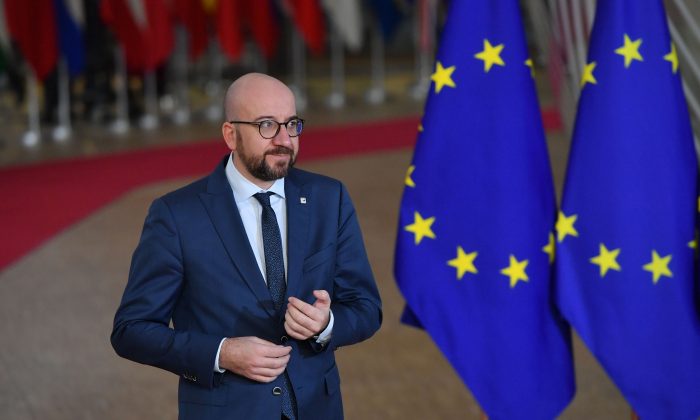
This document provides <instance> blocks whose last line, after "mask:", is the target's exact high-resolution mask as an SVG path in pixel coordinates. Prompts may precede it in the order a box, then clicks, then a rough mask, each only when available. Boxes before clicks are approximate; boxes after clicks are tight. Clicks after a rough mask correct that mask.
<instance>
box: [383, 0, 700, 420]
mask: <svg viewBox="0 0 700 420" xmlns="http://www.w3.org/2000/svg"><path fill="white" fill-rule="evenodd" d="M447 16H448V17H447V22H446V25H445V29H444V32H443V34H442V40H441V45H440V49H439V51H438V55H437V59H436V65H435V72H434V73H433V75H432V81H433V84H432V87H431V92H430V94H429V96H428V99H427V103H426V107H425V113H424V116H423V120H422V124H421V129H420V132H419V135H418V140H417V143H416V148H415V152H414V156H413V160H412V162H411V165H410V167H409V168H408V171H407V174H406V186H405V190H404V194H403V198H402V202H401V207H400V214H399V226H398V234H397V245H396V258H395V276H396V280H397V283H398V285H399V288H400V290H401V292H402V293H403V295H404V297H405V299H406V304H407V313H408V314H410V315H411V317H409V318H408V319H412V320H413V322H414V323H416V324H419V325H420V326H422V327H423V328H425V329H426V331H427V332H428V333H429V334H430V336H431V337H432V339H433V340H434V342H435V343H436V344H437V346H438V347H439V348H440V349H441V351H442V352H443V353H444V354H445V356H446V357H447V359H448V360H449V361H450V363H451V364H452V366H453V367H454V369H455V370H456V372H457V373H458V374H459V376H460V377H461V378H462V379H463V381H464V382H465V383H466V385H467V386H468V387H469V388H470V390H471V391H472V393H473V395H474V396H475V398H476V399H477V400H478V402H479V404H480V405H481V407H482V409H483V410H484V412H485V414H487V415H488V416H489V417H490V418H491V419H552V418H555V417H557V416H558V415H559V414H560V413H561V412H562V411H563V410H564V409H565V407H566V406H567V405H568V404H569V402H570V401H571V399H572V398H573V396H574V393H575V377H574V369H573V354H572V346H571V330H570V326H572V327H573V328H574V329H575V330H576V332H577V333H578V334H579V336H580V337H581V338H582V340H583V341H584V342H585V344H586V345H587V346H588V348H589V349H590V350H591V352H592V353H593V354H594V355H595V357H596V358H597V360H598V361H599V362H600V364H601V365H602V366H603V368H604V369H605V371H606V372H607V374H608V375H609V376H610V378H611V379H612V380H613V382H614V383H615V384H616V385H617V386H618V387H619V389H620V390H621V392H622V394H623V396H624V397H625V399H626V400H627V402H628V403H629V404H630V406H631V408H632V410H634V411H635V412H636V413H637V414H638V415H639V416H640V418H642V419H645V420H646V419H697V418H698V416H700V310H699V306H698V303H699V302H700V292H699V288H698V286H699V285H700V282H699V276H698V274H699V272H698V270H697V257H696V249H697V246H698V244H697V230H696V229H697V219H698V211H699V206H700V199H699V198H698V184H697V178H698V162H697V157H696V151H695V147H694V141H693V133H692V130H691V126H690V119H689V114H688V110H687V106H686V102H685V97H684V93H683V88H682V82H681V76H680V72H679V69H678V56H677V53H676V48H675V46H674V44H673V43H672V40H671V38H670V36H669V30H668V24H667V17H666V13H665V10H664V6H663V1H662V0H599V1H598V2H597V10H596V16H595V22H594V26H593V30H592V34H591V37H590V46H589V53H588V60H587V63H586V66H585V68H584V71H583V77H582V80H581V89H582V90H581V95H580V100H579V104H578V112H577V117H576V123H575V128H574V131H573V139H572V144H571V151H570V155H569V164H568V172H567V175H566V180H565V188H564V194H563V200H562V204H561V207H560V209H559V210H557V208H556V202H555V194H554V188H553V183H552V177H551V169H550V164H549V159H548V154H547V148H546V144H545V137H544V132H543V128H542V121H541V116H540V114H539V106H538V102H537V97H536V93H535V85H534V78H533V67H532V61H531V60H530V58H529V56H528V50H527V44H526V41H525V34H524V30H523V25H522V20H521V15H520V10H519V2H518V0H495V1H494V0H453V1H452V2H451V6H450V9H449V11H448V15H447Z"/></svg>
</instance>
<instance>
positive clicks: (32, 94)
mask: <svg viewBox="0 0 700 420" xmlns="http://www.w3.org/2000/svg"><path fill="white" fill-rule="evenodd" d="M26 67H27V70H26V74H27V79H26V83H27V118H28V123H29V127H28V130H27V131H26V132H25V133H24V134H23V135H22V144H23V145H24V146H26V147H36V146H37V145H38V144H39V139H40V138H41V124H40V120H39V88H38V86H37V84H38V82H37V80H36V75H35V73H34V70H33V69H32V68H31V67H30V66H29V65H27V66H26Z"/></svg>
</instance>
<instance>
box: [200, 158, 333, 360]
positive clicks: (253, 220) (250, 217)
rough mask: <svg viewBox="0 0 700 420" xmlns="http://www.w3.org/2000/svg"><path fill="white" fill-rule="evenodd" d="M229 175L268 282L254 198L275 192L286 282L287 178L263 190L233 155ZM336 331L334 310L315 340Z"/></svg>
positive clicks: (324, 339) (322, 340)
mask: <svg viewBox="0 0 700 420" xmlns="http://www.w3.org/2000/svg"><path fill="white" fill-rule="evenodd" d="M226 178H227V179H228V182H229V184H230V185H231V190H232V191H233V198H234V199H235V200H236V207H238V213H239V214H240V215H241V220H242V221H243V227H244V228H245V233H246V235H247V236H248V242H250V247H251V248H252V249H253V254H255V261H257V263H258V268H259V269H260V272H261V273H262V275H263V279H264V280H265V283H267V273H266V270H265V247H264V243H263V238H262V205H261V204H260V202H259V201H258V200H257V199H256V198H255V197H253V196H254V195H255V194H257V193H259V192H268V191H270V192H273V193H274V194H273V195H271V196H270V205H271V206H272V209H273V210H274V211H275V216H276V217H277V224H278V225H279V228H280V235H281V238H282V254H283V256H284V273H285V276H284V278H285V281H286V279H287V202H286V197H285V194H284V178H280V179H278V180H276V181H275V182H274V183H273V184H272V186H271V187H270V188H269V189H267V190H263V189H262V188H260V187H258V186H257V185H255V184H253V183H252V182H250V181H249V180H247V179H246V178H245V177H244V176H243V175H242V174H241V173H240V172H239V171H238V169H236V167H235V166H234V165H233V154H231V155H230V156H229V159H228V163H226ZM332 331H333V312H332V311H331V317H330V321H329V322H328V326H327V327H326V329H325V330H323V332H322V333H321V334H320V335H319V337H318V339H317V340H316V342H318V343H321V344H323V343H326V342H328V340H330V338H331V332H332ZM224 340H226V339H225V338H224V339H223V340H221V343H219V350H218V351H217V352H216V360H215V362H214V370H216V371H217V372H224V370H223V369H220V368H219V353H220V352H221V345H222V344H223V343H224Z"/></svg>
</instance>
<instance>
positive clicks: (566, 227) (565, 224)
mask: <svg viewBox="0 0 700 420" xmlns="http://www.w3.org/2000/svg"><path fill="white" fill-rule="evenodd" d="M576 219H578V215H577V214H574V215H571V216H568V217H567V216H566V215H565V214H564V212H561V211H560V212H559V218H558V219H557V224H556V225H555V229H556V230H557V240H558V241H559V243H561V242H562V241H563V240H564V238H566V235H571V236H578V232H577V231H576V228H575V227H574V223H576Z"/></svg>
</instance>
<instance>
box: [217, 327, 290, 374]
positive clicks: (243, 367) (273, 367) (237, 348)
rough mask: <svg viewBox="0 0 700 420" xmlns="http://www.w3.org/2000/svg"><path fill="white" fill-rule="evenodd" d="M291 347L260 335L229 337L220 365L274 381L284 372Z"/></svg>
mask: <svg viewBox="0 0 700 420" xmlns="http://www.w3.org/2000/svg"><path fill="white" fill-rule="evenodd" d="M291 351H292V348H291V347H286V346H280V345H277V344H274V343H271V342H269V341H265V340H263V339H261V338H258V337H236V338H227V339H226V340H224V344H223V345H222V346H221V352H220V353H219V367H221V368H222V369H226V370H230V371H231V372H234V373H236V374H238V375H241V376H245V377H246V378H248V379H252V380H254V381H258V382H266V383H267V382H272V381H274V380H275V379H276V378H277V377H278V376H279V375H281V374H282V372H284V369H285V368H286V367H287V363H288V362H289V352H291Z"/></svg>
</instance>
